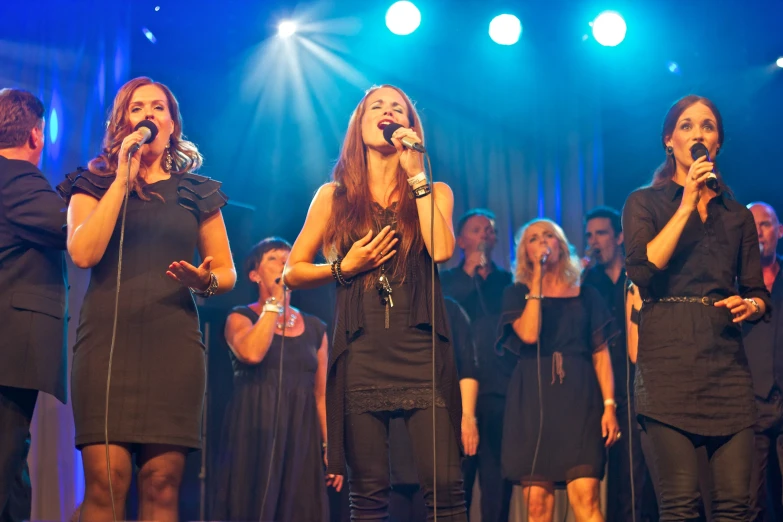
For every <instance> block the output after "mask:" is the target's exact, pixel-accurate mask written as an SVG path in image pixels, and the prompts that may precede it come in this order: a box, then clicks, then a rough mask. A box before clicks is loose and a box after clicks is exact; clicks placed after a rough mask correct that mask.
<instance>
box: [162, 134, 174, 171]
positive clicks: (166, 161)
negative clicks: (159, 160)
mask: <svg viewBox="0 0 783 522" xmlns="http://www.w3.org/2000/svg"><path fill="white" fill-rule="evenodd" d="M172 163H173V161H172V159H171V141H169V142H168V143H167V144H166V157H165V158H164V159H163V170H165V171H166V172H171V165H172Z"/></svg>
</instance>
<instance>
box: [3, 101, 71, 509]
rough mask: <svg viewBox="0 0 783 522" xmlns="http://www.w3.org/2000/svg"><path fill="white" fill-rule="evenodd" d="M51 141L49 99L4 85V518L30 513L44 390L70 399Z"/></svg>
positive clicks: (61, 238) (61, 232) (61, 227)
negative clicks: (48, 169)
mask: <svg viewBox="0 0 783 522" xmlns="http://www.w3.org/2000/svg"><path fill="white" fill-rule="evenodd" d="M43 144H44V107H43V104H42V103H41V101H40V100H39V99H38V98H36V97H35V96H33V95H32V94H30V93H29V92H27V91H22V90H17V89H2V90H0V317H2V324H3V326H2V334H0V522H10V521H17V520H20V521H21V520H26V519H29V518H30V511H31V497H32V495H31V487H30V478H29V472H28V468H27V453H28V451H29V448H30V422H31V420H32V417H33V410H34V409H35V403H36V400H37V398H38V392H39V391H42V392H45V393H49V394H51V395H54V396H55V397H56V398H57V399H59V400H60V401H62V402H65V401H66V388H65V386H66V375H65V372H66V346H65V342H64V340H65V336H64V332H65V326H66V306H67V304H66V303H67V299H66V277H67V273H66V271H65V265H64V264H65V256H64V254H63V251H64V250H65V242H66V230H65V212H64V207H65V203H64V202H63V200H62V199H60V197H59V196H58V195H57V193H55V192H54V190H52V187H51V185H50V184H49V182H48V181H47V180H46V178H45V177H44V175H43V174H42V173H41V171H40V170H38V168H37V167H36V165H38V163H40V161H41V152H42V150H43ZM53 471H54V470H53Z"/></svg>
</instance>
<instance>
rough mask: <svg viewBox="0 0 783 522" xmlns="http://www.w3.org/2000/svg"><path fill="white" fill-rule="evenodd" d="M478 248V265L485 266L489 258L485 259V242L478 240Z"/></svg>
mask: <svg viewBox="0 0 783 522" xmlns="http://www.w3.org/2000/svg"><path fill="white" fill-rule="evenodd" d="M478 250H479V251H480V252H481V261H479V266H480V267H485V266H487V265H488V264H489V259H487V242H486V241H482V242H480V243H479V244H478Z"/></svg>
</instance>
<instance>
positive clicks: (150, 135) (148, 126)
mask: <svg viewBox="0 0 783 522" xmlns="http://www.w3.org/2000/svg"><path fill="white" fill-rule="evenodd" d="M133 131H134V132H136V131H141V133H142V134H143V135H144V140H143V141H142V142H141V143H134V144H133V146H131V148H130V151H129V152H130V154H131V155H133V154H136V152H137V151H138V150H139V149H140V148H141V146H142V145H144V144H145V143H152V142H153V141H154V140H155V138H156V137H157V136H158V127H157V126H156V125H155V124H154V123H152V122H151V121H150V120H141V121H140V122H139V123H138V125H136V127H135V128H134V129H133Z"/></svg>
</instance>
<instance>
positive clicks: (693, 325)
mask: <svg viewBox="0 0 783 522" xmlns="http://www.w3.org/2000/svg"><path fill="white" fill-rule="evenodd" d="M682 193H683V187H682V186H680V185H678V184H676V183H675V182H673V181H669V182H667V183H666V184H665V185H663V186H661V187H646V188H642V189H639V190H636V191H635V192H633V193H631V195H630V196H629V197H628V200H627V201H626V203H625V207H624V209H623V231H624V233H625V245H626V270H627V273H628V277H629V278H630V279H631V281H633V282H634V284H636V285H637V286H638V287H639V291H640V293H641V296H642V298H643V299H645V303H644V305H643V307H642V311H641V315H640V323H639V356H638V361H637V374H636V407H637V412H638V414H639V415H642V416H648V417H651V418H654V419H656V420H659V421H661V422H664V423H667V424H670V425H673V426H675V427H677V428H680V429H683V430H686V431H689V432H692V433H697V434H701V435H715V436H719V435H730V434H733V433H736V432H737V431H739V430H741V429H744V428H746V427H748V426H750V425H752V424H753V422H754V416H755V410H754V401H753V392H752V388H751V381H750V374H749V371H748V363H747V359H746V358H745V353H744V349H743V346H742V335H741V328H740V325H739V324H736V323H733V322H732V316H731V314H730V313H729V312H728V311H727V310H726V309H725V308H716V307H714V306H712V305H711V304H709V305H704V304H700V303H661V302H655V301H656V300H657V299H660V298H663V297H684V296H688V297H698V298H701V297H708V298H711V299H723V298H725V297H728V296H731V295H737V294H739V295H740V296H742V297H743V298H749V297H754V298H756V299H759V300H763V301H764V302H765V303H766V306H767V314H769V311H770V310H771V304H770V297H769V293H768V292H767V289H766V287H765V286H764V279H763V277H762V275H761V261H760V254H759V244H758V236H757V234H756V226H755V224H754V221H753V216H752V214H751V213H750V211H749V210H748V209H746V208H745V207H743V206H742V205H741V204H739V203H738V202H737V201H735V200H734V199H733V198H732V197H731V196H730V195H729V194H727V193H721V194H719V195H717V196H716V197H714V198H713V199H712V200H710V202H709V203H708V204H707V220H706V221H705V222H702V221H701V218H700V216H699V213H698V212H697V211H694V212H693V213H692V214H691V216H690V218H689V219H688V222H687V223H686V225H685V228H684V229H683V232H682V235H681V236H680V239H679V241H678V242H677V246H676V247H675V250H674V253H673V254H672V257H671V259H670V260H669V264H668V266H667V267H665V268H663V269H659V268H658V267H656V266H655V265H653V264H652V263H651V262H650V261H649V260H648V258H647V244H648V243H649V242H650V241H652V240H653V239H654V238H655V237H656V236H657V235H658V233H659V232H660V231H661V230H662V229H663V227H664V226H665V225H666V224H667V223H668V222H669V220H670V219H671V218H672V216H673V215H674V213H675V212H676V211H677V208H678V207H679V205H680V201H681V200H682Z"/></svg>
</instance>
